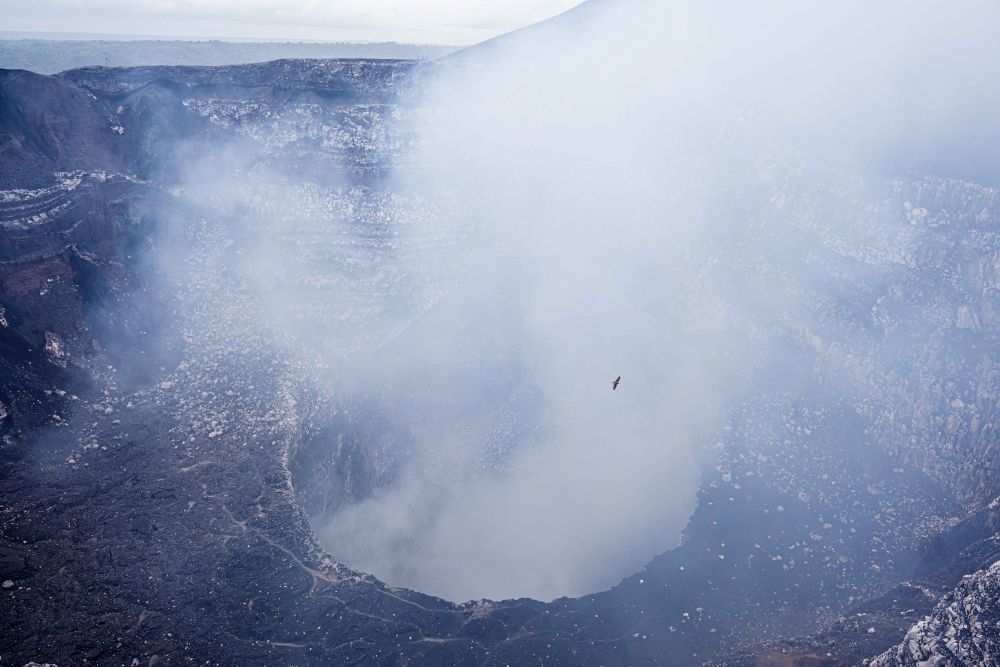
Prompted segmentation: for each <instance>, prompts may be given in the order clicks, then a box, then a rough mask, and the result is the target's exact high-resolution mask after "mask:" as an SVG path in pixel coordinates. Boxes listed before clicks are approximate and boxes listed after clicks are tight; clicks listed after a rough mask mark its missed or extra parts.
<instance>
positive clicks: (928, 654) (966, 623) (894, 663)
mask: <svg viewBox="0 0 1000 667" xmlns="http://www.w3.org/2000/svg"><path fill="white" fill-rule="evenodd" d="M998 661H1000V562H997V563H994V564H993V565H992V566H991V567H989V568H988V569H985V570H980V571H979V572H976V573H975V574H970V575H968V576H966V577H964V578H963V579H962V582H961V583H960V584H959V585H958V586H957V587H956V588H955V590H954V591H952V592H951V593H949V594H948V595H947V596H946V597H945V598H944V600H942V601H941V603H940V604H939V605H938V606H937V607H935V609H934V612H933V613H932V614H931V615H930V616H927V617H925V618H924V619H923V620H921V621H919V622H917V623H916V624H915V625H914V626H913V627H912V628H911V629H910V631H909V632H907V633H906V637H904V638H903V641H902V643H900V645H899V646H897V647H895V648H892V649H890V650H888V651H886V652H885V653H883V654H882V655H880V656H878V657H877V658H875V659H874V660H872V661H871V662H869V663H868V664H869V665H870V667H921V666H928V667H931V666H933V667H972V666H974V665H995V664H997V662H998Z"/></svg>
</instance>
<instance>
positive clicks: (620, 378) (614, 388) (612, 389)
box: [611, 375, 622, 391]
mask: <svg viewBox="0 0 1000 667" xmlns="http://www.w3.org/2000/svg"><path fill="white" fill-rule="evenodd" d="M621 381H622V376H621V375H619V376H618V377H616V378H615V381H614V382H612V383H611V391H615V390H616V389H618V383H619V382H621Z"/></svg>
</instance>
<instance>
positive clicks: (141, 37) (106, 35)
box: [0, 30, 463, 47]
mask: <svg viewBox="0 0 1000 667" xmlns="http://www.w3.org/2000/svg"><path fill="white" fill-rule="evenodd" d="M18 39H23V40H38V41H51V42H61V41H65V42H230V43H233V44H400V45H410V46H441V47H450V46H451V47H459V46H463V45H462V44H438V43H431V42H403V41H399V40H390V39H386V40H373V39H307V38H300V39H295V38H281V37H233V36H227V35H214V36H198V35H154V34H130V33H115V32H68V31H67V32H62V31H53V30H0V40H18Z"/></svg>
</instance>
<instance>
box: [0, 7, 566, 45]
mask: <svg viewBox="0 0 1000 667" xmlns="http://www.w3.org/2000/svg"><path fill="white" fill-rule="evenodd" d="M579 2H580V0H500V1H497V0H35V1H34V2H30V3H26V2H23V1H22V0H0V16H3V30H5V31H31V32H68V33H87V34H91V33H93V34H119V35H150V36H161V37H162V36H183V37H199V38H208V37H212V38H237V39H288V40H307V41H314V40H316V41H396V42H411V43H424V44H473V43H476V42H479V41H482V40H485V39H489V38H491V37H494V36H496V35H499V34H502V33H504V32H507V31H510V30H513V29H515V28H519V27H522V26H525V25H529V24H531V23H535V22H537V21H540V20H543V19H546V18H549V17H551V16H555V15H556V14H559V13H561V12H563V11H565V10H567V9H570V8H571V7H573V6H574V5H577V4H579Z"/></svg>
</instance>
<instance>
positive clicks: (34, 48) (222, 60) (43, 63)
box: [0, 39, 457, 74]
mask: <svg viewBox="0 0 1000 667" xmlns="http://www.w3.org/2000/svg"><path fill="white" fill-rule="evenodd" d="M456 48H457V47H453V46H438V45H432V44H400V43H396V42H374V43H354V42H329V43H326V42H322V43H316V42H226V41H185V40H51V39H2V40H0V69H25V70H30V71H32V72H37V73H39V74H56V73H58V72H63V71H65V70H68V69H74V68H77V67H87V66H91V65H100V66H109V67H138V66H143V65H238V64H241V63H253V62H265V61H269V60H279V59H282V58H375V59H399V60H420V59H431V58H437V57H440V56H443V55H445V54H447V53H450V52H452V51H455V50H456Z"/></svg>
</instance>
